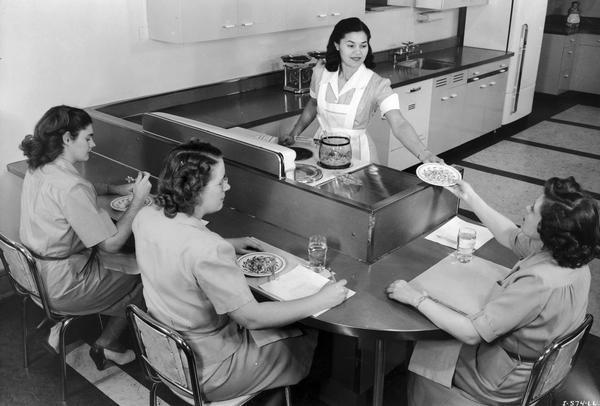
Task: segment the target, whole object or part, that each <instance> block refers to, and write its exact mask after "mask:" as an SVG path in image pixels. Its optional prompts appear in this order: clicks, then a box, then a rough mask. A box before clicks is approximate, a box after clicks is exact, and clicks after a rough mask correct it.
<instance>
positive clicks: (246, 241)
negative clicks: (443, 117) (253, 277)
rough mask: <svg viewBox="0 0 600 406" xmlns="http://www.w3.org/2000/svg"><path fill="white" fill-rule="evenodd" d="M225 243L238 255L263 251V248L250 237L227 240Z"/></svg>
mask: <svg viewBox="0 0 600 406" xmlns="http://www.w3.org/2000/svg"><path fill="white" fill-rule="evenodd" d="M227 241H228V242H229V243H230V244H231V245H233V248H235V253H236V254H238V255H241V254H248V253H249V252H256V251H264V248H263V246H262V245H261V244H260V242H258V240H256V238H252V237H241V238H227Z"/></svg>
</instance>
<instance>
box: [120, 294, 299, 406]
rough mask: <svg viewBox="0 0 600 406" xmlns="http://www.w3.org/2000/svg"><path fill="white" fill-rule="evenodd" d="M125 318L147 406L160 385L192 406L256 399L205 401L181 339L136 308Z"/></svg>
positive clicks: (228, 405)
mask: <svg viewBox="0 0 600 406" xmlns="http://www.w3.org/2000/svg"><path fill="white" fill-rule="evenodd" d="M127 318H128V319H129V323H130V326H131V327H132V330H133V335H134V337H135V344H136V345H135V351H136V356H137V358H138V359H139V360H140V362H141V363H142V367H143V369H144V372H145V373H146V376H147V377H148V378H149V379H150V381H152V388H151V389H150V406H155V405H156V392H157V389H158V386H159V385H160V384H164V385H165V386H167V387H168V388H169V389H170V390H171V392H173V393H174V394H175V395H177V396H178V397H180V398H181V399H183V400H185V401H186V402H187V403H189V404H192V405H195V406H239V405H244V404H245V403H246V402H248V401H249V400H250V399H252V398H253V397H254V396H256V395H257V394H252V395H244V396H240V397H237V398H235V399H230V400H225V401H217V402H208V401H206V400H205V398H204V394H203V392H202V387H201V385H200V380H199V377H198V373H197V369H196V357H195V355H194V352H193V351H192V349H191V347H190V346H189V345H188V343H187V342H185V340H184V339H183V337H181V335H180V334H179V333H178V332H176V331H175V330H173V329H172V328H170V327H168V326H166V325H164V324H162V323H160V322H159V321H157V320H155V319H154V318H153V317H152V316H150V315H149V314H148V313H146V312H144V311H143V310H141V309H140V308H139V307H137V306H136V305H133V304H131V305H129V306H127ZM284 390H285V401H286V405H287V406H291V397H290V389H289V387H285V388H284Z"/></svg>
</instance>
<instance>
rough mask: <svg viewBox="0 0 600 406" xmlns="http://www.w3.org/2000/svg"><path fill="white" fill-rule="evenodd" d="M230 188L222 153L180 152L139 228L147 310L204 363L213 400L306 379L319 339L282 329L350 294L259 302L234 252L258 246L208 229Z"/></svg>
mask: <svg viewBox="0 0 600 406" xmlns="http://www.w3.org/2000/svg"><path fill="white" fill-rule="evenodd" d="M230 188H231V186H230V185H229V181H228V179H227V176H226V174H225V164H224V162H223V156H222V154H221V151H219V150H218V149H217V148H215V147H213V146H211V145H210V144H206V143H200V142H195V141H192V142H189V143H187V144H182V145H179V146H177V147H175V148H174V149H173V150H172V151H171V152H170V153H169V155H168V156H167V159H166V164H165V167H164V169H163V170H162V173H161V175H160V182H159V187H158V195H157V196H156V204H155V206H152V207H145V208H143V209H142V210H141V211H140V212H139V213H138V215H137V216H136V218H135V220H134V222H133V233H134V235H135V248H136V254H137V258H138V263H139V265H140V269H141V273H142V281H143V285H144V298H145V299H146V304H147V306H148V311H149V313H150V314H151V315H152V316H153V317H155V318H156V319H157V320H159V321H161V322H162V323H165V324H167V325H168V326H170V327H172V328H173V329H175V330H177V331H179V332H180V333H181V334H182V335H183V336H184V337H185V339H186V341H187V342H188V343H189V344H190V346H191V347H192V349H193V350H194V352H195V353H196V354H197V355H198V359H199V360H200V361H201V362H200V363H199V364H198V368H199V369H200V370H199V376H200V377H201V379H202V385H203V389H204V394H205V396H206V398H207V399H208V400H211V401H214V400H224V399H230V398H233V397H237V396H241V395H244V394H250V393H256V392H261V391H263V390H265V389H269V388H276V387H281V386H287V385H291V384H294V383H296V382H298V381H299V380H300V379H302V378H303V377H305V376H306V375H307V373H308V371H309V369H310V365H311V362H312V357H313V351H314V349H315V344H316V335H315V334H302V332H301V331H300V330H298V329H286V330H284V329H282V328H281V327H283V326H286V325H288V324H291V323H294V322H295V321H298V320H301V319H303V318H306V317H308V316H310V315H312V314H315V313H317V312H319V311H321V310H324V309H327V308H329V307H332V306H336V305H338V304H340V303H341V302H343V301H344V299H345V297H346V291H347V289H346V288H345V287H344V285H345V283H346V281H344V280H343V281H340V282H337V283H332V284H328V285H326V286H324V287H323V289H322V290H321V291H319V292H317V293H316V294H314V295H312V296H308V297H306V298H303V299H298V300H293V301H288V302H269V301H267V302H257V301H256V300H255V299H254V296H253V295H252V293H251V292H250V288H249V287H248V284H247V282H246V279H245V276H244V274H243V273H242V271H241V269H240V268H239V266H238V265H237V263H236V252H237V253H245V252H248V251H247V249H248V248H260V245H259V244H258V243H257V242H256V240H253V239H251V238H239V239H230V240H226V239H224V238H222V237H221V236H220V235H218V234H216V233H214V232H212V231H211V230H209V229H208V228H207V221H206V220H204V216H206V215H208V214H211V213H216V212H218V211H219V210H221V208H222V207H223V199H224V198H225V193H226V192H227V191H228V190H229V189H230ZM270 328H273V329H270ZM269 329H270V330H269Z"/></svg>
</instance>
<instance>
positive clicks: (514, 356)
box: [504, 350, 539, 364]
mask: <svg viewBox="0 0 600 406" xmlns="http://www.w3.org/2000/svg"><path fill="white" fill-rule="evenodd" d="M504 352H505V353H506V354H507V355H508V356H509V357H511V358H512V359H514V360H517V361H521V362H529V363H532V364H533V363H534V362H536V361H537V360H538V359H539V356H538V357H526V356H524V355H519V354H516V353H514V352H510V351H508V350H504Z"/></svg>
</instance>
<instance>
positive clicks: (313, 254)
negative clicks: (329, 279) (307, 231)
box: [308, 235, 327, 272]
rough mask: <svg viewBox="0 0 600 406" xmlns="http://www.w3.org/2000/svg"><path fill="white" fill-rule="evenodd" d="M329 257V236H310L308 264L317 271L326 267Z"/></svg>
mask: <svg viewBox="0 0 600 406" xmlns="http://www.w3.org/2000/svg"><path fill="white" fill-rule="evenodd" d="M326 258H327V238H326V237H325V236H323V235H311V236H310V237H309V238H308V264H309V266H310V267H311V268H312V270H313V271H315V272H321V271H322V270H323V269H324V268H325V261H326Z"/></svg>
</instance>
